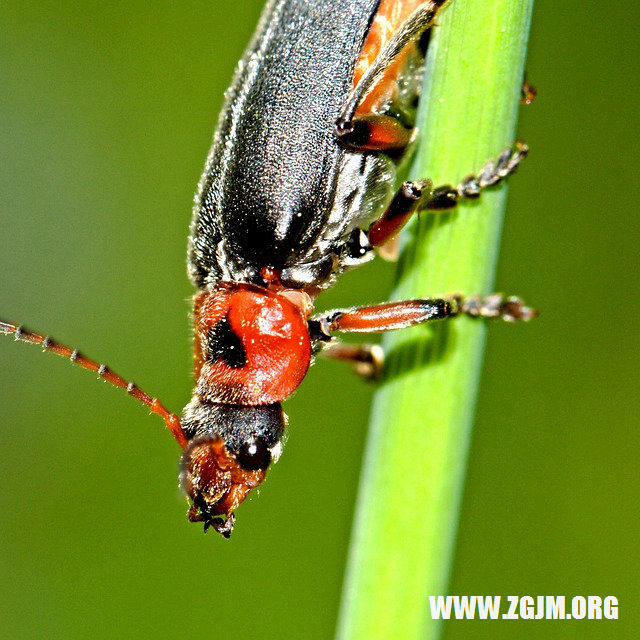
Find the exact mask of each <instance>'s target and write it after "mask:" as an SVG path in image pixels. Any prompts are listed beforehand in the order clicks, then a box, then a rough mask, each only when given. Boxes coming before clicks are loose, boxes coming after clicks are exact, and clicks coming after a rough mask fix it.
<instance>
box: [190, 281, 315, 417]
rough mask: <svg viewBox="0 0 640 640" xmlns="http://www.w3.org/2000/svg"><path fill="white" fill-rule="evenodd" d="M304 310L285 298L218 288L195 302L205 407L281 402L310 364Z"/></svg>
mask: <svg viewBox="0 0 640 640" xmlns="http://www.w3.org/2000/svg"><path fill="white" fill-rule="evenodd" d="M306 311H307V310H306V309H304V308H302V305H299V304H296V299H295V298H291V296H288V295H287V293H286V292H275V291H271V290H269V289H266V288H264V287H258V286H255V285H250V284H243V283H220V284H218V285H217V286H215V287H212V288H210V289H206V290H205V291H202V292H201V293H199V294H198V295H197V296H196V299H195V305H194V330H195V345H194V348H195V378H196V388H195V395H196V396H198V397H199V399H200V400H201V401H203V402H209V403H213V402H215V403H224V404H238V405H264V404H271V403H275V402H280V401H281V400H284V399H285V398H286V397H288V396H289V395H291V393H293V391H294V390H295V389H296V388H297V386H298V385H299V384H300V383H301V382H302V379H303V378H304V376H305V374H306V373H307V369H308V368H309V363H310V359H311V340H310V337H309V330H308V326H307V317H306Z"/></svg>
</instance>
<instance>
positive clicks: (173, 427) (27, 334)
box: [0, 320, 187, 449]
mask: <svg viewBox="0 0 640 640" xmlns="http://www.w3.org/2000/svg"><path fill="white" fill-rule="evenodd" d="M0 333H6V334H7V335H11V334H13V336H14V338H15V339H16V340H21V341H22V342H29V343H31V344H39V345H40V346H41V347H42V348H43V350H44V351H50V352H51V353H56V354H57V355H59V356H62V357H63V358H68V359H69V360H70V361H71V362H72V363H73V364H77V365H78V366H80V367H82V368H83V369H88V370H89V371H95V372H96V373H97V374H98V376H100V378H102V379H103V380H106V381H107V382H109V383H110V384H112V385H113V386H114V387H120V388H121V389H126V391H127V393H128V394H129V395H130V396H132V397H133V398H135V399H136V400H138V401H139V402H142V404H144V405H146V406H147V407H149V410H150V411H151V413H155V414H157V415H159V416H160V417H161V418H162V419H163V420H164V423H165V425H166V426H167V429H169V431H171V433H172V434H173V437H174V438H175V439H176V440H177V441H178V444H179V445H180V446H181V447H182V448H183V449H184V448H185V446H186V445H187V438H186V436H185V434H184V431H183V430H182V426H181V425H180V418H179V417H178V416H177V415H176V414H175V413H170V412H169V411H167V409H165V408H164V406H163V405H162V404H161V402H160V401H159V400H158V399H157V398H152V397H151V396H149V395H148V394H146V393H145V392H144V391H143V390H142V389H140V388H139V387H138V385H136V384H134V383H133V382H127V381H126V380H125V379H124V378H121V377H120V376H119V375H118V374H116V373H114V372H113V371H111V370H110V369H109V368H108V367H107V366H106V365H104V364H99V363H98V362H96V361H95V360H91V359H89V358H87V357H86V356H83V355H82V354H81V353H80V352H79V351H78V350H77V349H71V348H70V347H67V346H66V345H64V344H60V343H59V342H55V341H54V340H52V339H51V338H50V337H49V336H43V335H40V334H39V333H34V332H33V331H27V330H26V329H23V328H22V327H21V326H19V325H15V324H10V323H8V322H3V321H1V320H0Z"/></svg>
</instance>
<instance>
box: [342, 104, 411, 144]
mask: <svg viewBox="0 0 640 640" xmlns="http://www.w3.org/2000/svg"><path fill="white" fill-rule="evenodd" d="M413 132H414V129H407V128H406V127H405V126H403V125H402V124H401V123H400V122H399V121H398V120H397V118H394V117H393V116H385V115H380V114H374V113H371V114H367V115H363V116H354V117H353V118H351V119H350V120H338V123H337V124H336V136H337V138H338V141H339V142H340V143H341V144H342V145H343V146H345V147H347V148H348V149H352V150H354V151H384V152H386V153H393V152H401V151H403V150H404V149H406V148H407V147H408V146H409V143H410V142H411V139H412V137H413Z"/></svg>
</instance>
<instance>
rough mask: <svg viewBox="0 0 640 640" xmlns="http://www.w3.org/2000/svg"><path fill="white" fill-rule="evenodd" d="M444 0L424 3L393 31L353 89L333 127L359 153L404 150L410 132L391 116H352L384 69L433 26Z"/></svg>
mask: <svg viewBox="0 0 640 640" xmlns="http://www.w3.org/2000/svg"><path fill="white" fill-rule="evenodd" d="M445 1H446V0H426V1H425V2H424V3H422V4H421V5H420V6H419V7H418V8H417V9H416V10H415V11H414V12H413V13H412V14H411V15H410V16H409V17H408V18H407V19H406V20H405V21H404V22H403V23H402V24H401V25H400V27H399V28H398V29H397V31H396V32H395V33H394V35H393V37H392V38H391V39H390V40H389V41H388V42H387V43H386V45H385V46H384V47H383V49H382V50H381V51H380V53H379V54H378V56H377V57H376V58H375V60H374V61H373V62H372V64H371V65H370V66H369V68H368V69H367V71H366V72H365V74H364V75H363V76H362V78H361V79H360V81H359V82H358V84H357V85H356V87H355V88H354V89H353V91H352V92H351V94H350V95H349V98H348V99H347V102H346V104H345V106H344V108H343V109H342V112H341V113H340V117H339V118H338V121H337V124H336V135H337V137H338V140H339V141H340V142H341V143H342V144H344V145H345V146H346V147H348V148H350V149H354V150H359V151H398V150H402V149H404V148H406V147H407V145H408V144H409V142H410V141H411V137H412V130H411V129H407V128H406V127H404V126H402V124H400V123H399V122H398V121H397V120H396V119H395V118H393V117H392V116H385V115H379V114H367V115H358V116H356V115H355V113H356V111H357V109H358V107H359V105H360V104H361V103H362V101H363V100H364V98H365V97H366V96H367V94H368V93H369V92H370V91H371V90H372V89H373V88H374V87H375V85H376V84H377V83H378V82H379V81H380V80H381V79H382V78H383V77H384V75H385V73H386V72H387V70H388V69H389V68H390V67H391V65H393V63H394V62H395V61H396V60H397V59H398V56H400V55H401V54H402V52H403V51H405V49H406V47H407V45H409V44H410V43H411V42H413V41H415V40H417V39H418V38H419V37H420V35H421V34H422V33H424V31H426V30H427V29H429V28H430V27H431V26H433V22H434V19H435V17H436V14H437V13H438V10H439V9H440V7H441V6H442V5H443V4H445Z"/></svg>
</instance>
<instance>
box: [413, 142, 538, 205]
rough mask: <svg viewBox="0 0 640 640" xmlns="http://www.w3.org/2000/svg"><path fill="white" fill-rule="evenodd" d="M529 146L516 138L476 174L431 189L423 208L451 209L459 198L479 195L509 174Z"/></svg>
mask: <svg viewBox="0 0 640 640" xmlns="http://www.w3.org/2000/svg"><path fill="white" fill-rule="evenodd" d="M528 153H529V147H528V146H527V145H526V144H525V143H524V142H522V141H520V140H517V141H516V143H515V145H514V147H513V148H511V147H507V148H506V149H505V150H504V151H503V152H502V153H501V154H500V155H499V156H498V159H497V160H496V161H495V162H493V161H489V162H487V164H485V165H484V167H482V169H481V170H480V172H479V173H478V175H473V174H471V175H468V176H467V177H466V178H464V179H463V180H462V181H461V182H460V183H458V186H457V187H452V186H451V185H442V186H440V187H436V188H435V189H433V190H432V192H431V194H430V196H429V199H428V200H427V202H426V204H425V207H424V208H425V209H435V210H438V209H440V210H443V209H452V208H453V207H455V206H456V205H457V204H458V200H459V199H460V198H469V199H471V200H473V199H474V198H477V197H479V196H480V192H481V191H482V190H483V189H486V188H487V187H493V186H494V185H497V184H499V183H500V182H502V180H504V179H505V178H506V177H507V176H508V175H511V174H512V173H514V172H515V170H516V169H517V168H518V165H519V164H520V163H521V162H522V161H523V160H524V159H525V158H526V157H527V154H528Z"/></svg>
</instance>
